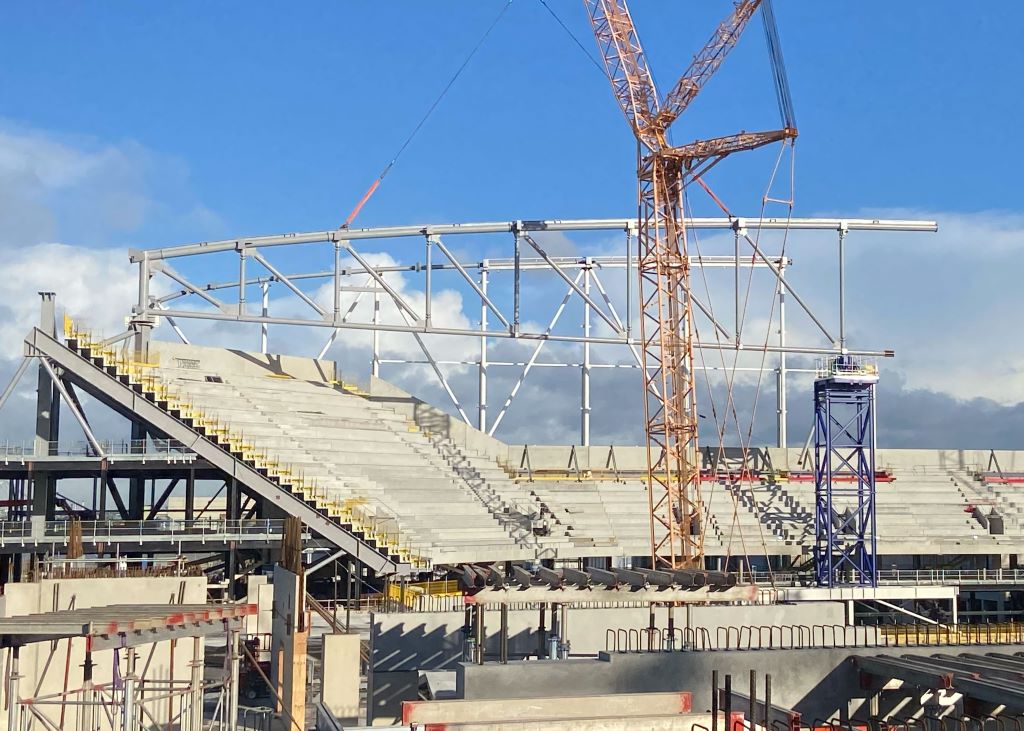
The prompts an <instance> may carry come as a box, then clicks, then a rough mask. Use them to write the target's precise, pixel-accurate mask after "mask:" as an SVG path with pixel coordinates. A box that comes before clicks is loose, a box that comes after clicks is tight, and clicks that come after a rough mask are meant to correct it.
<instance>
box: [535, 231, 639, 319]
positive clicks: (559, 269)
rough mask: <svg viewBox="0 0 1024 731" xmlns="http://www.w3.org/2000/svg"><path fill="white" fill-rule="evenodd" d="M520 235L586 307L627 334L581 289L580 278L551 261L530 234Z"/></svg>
mask: <svg viewBox="0 0 1024 731" xmlns="http://www.w3.org/2000/svg"><path fill="white" fill-rule="evenodd" d="M519 235H520V236H521V237H522V238H523V239H524V240H525V241H526V243H528V244H529V245H530V246H531V247H533V249H534V251H536V252H537V253H538V254H540V258H541V259H543V260H544V261H546V262H547V264H548V266H549V267H551V269H552V270H553V271H554V272H555V274H557V275H558V276H559V277H561V278H562V280H563V281H564V282H565V283H566V284H568V285H569V287H571V288H572V290H573V291H574V292H576V294H578V295H579V296H580V297H581V298H582V299H583V302H584V304H585V306H586V307H589V308H591V309H592V310H593V311H594V312H595V313H596V314H597V316H598V317H600V318H601V319H602V320H604V321H605V322H606V323H608V326H609V327H611V328H612V330H614V331H615V332H617V333H618V334H619V335H625V334H626V329H625V328H624V327H622V322H620V321H618V318H615V319H612V318H611V317H609V316H608V314H607V313H606V312H605V311H604V308H602V307H601V306H600V305H599V304H598V303H597V302H595V301H594V299H593V298H592V297H591V296H590V295H589V294H587V293H586V292H584V291H583V287H581V286H580V285H579V283H578V280H579V277H577V278H576V280H574V279H573V278H572V277H570V276H569V275H568V274H567V273H566V272H565V270H564V269H562V267H560V266H558V264H556V263H555V262H554V261H552V260H551V257H550V256H548V253H547V252H546V251H544V249H542V248H541V247H540V244H538V243H537V242H536V241H534V240H533V237H532V236H530V234H528V233H526V232H521V233H520V234H519Z"/></svg>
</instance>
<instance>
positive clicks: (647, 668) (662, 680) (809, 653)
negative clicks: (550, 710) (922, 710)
mask: <svg viewBox="0 0 1024 731" xmlns="http://www.w3.org/2000/svg"><path fill="white" fill-rule="evenodd" d="M941 649H942V648H935V647H924V648H903V647H901V648H899V650H898V654H901V655H903V654H911V655H931V654H934V653H936V652H939V651H941ZM964 649H968V648H964ZM974 649H977V650H981V648H974ZM1017 649H1019V648H1017V646H1015V645H1011V646H999V645H995V646H988V647H986V648H984V651H985V652H1012V651H1016V650H1017ZM887 652H888V653H889V654H893V651H892V650H886V649H878V650H863V649H862V650H857V651H851V650H848V649H822V650H762V651H719V652H671V653H668V652H666V653H643V654H637V653H630V654H625V653H624V654H612V655H608V656H604V657H603V658H601V659H595V660H591V659H579V660H575V659H574V660H563V661H557V660H540V661H535V662H528V663H516V664H508V665H500V664H497V663H488V664H486V665H472V664H460V665H459V667H458V668H457V670H456V678H457V681H456V682H457V687H458V695H459V696H460V697H462V698H467V699H475V700H483V699H494V698H531V697H535V696H541V697H543V696H546V695H549V694H550V693H551V689H552V688H557V689H558V693H559V694H561V695H567V696H571V695H595V694H600V693H641V692H676V691H684V690H685V691H690V692H691V693H692V694H693V708H694V710H695V711H701V710H708V709H710V707H711V673H712V671H713V670H717V671H718V674H719V682H720V683H724V678H725V675H726V674H731V675H732V677H733V688H734V689H735V690H736V691H738V692H741V693H745V692H746V691H747V687H748V679H749V677H750V671H751V670H754V671H756V673H757V682H758V688H759V691H758V695H759V697H763V695H762V694H763V683H764V677H765V674H767V673H770V674H771V676H772V700H773V702H774V703H776V704H778V705H781V706H787V707H790V708H792V709H793V710H796V711H798V712H800V713H801V714H803V717H804V720H805V722H808V721H814V720H815V719H837V718H838V719H842V720H844V721H845V720H848V719H849V718H857V719H860V720H865V719H866V717H867V715H868V705H867V702H868V698H869V697H870V696H872V695H874V694H876V693H879V694H880V696H881V699H882V701H883V702H882V705H881V707H880V711H881V713H882V714H883V715H884V714H885V713H888V712H892V711H893V710H894V709H895V708H896V707H897V706H899V705H900V704H902V703H903V702H904V701H906V700H907V699H908V698H911V699H913V697H914V696H916V695H919V693H915V692H914V691H912V690H911V689H907V691H900V692H895V691H890V692H887V693H885V694H881V685H880V684H879V683H875V684H874V685H872V686H870V687H868V688H862V687H861V682H860V680H861V679H860V673H859V672H858V670H857V669H856V668H855V667H854V664H853V660H852V656H853V655H854V654H886V653H887ZM914 703H916V701H913V700H912V703H911V705H908V706H904V707H903V708H901V709H900V714H901V715H904V714H905V715H909V714H910V713H912V712H913V711H914V710H915V705H914ZM737 710H742V709H737Z"/></svg>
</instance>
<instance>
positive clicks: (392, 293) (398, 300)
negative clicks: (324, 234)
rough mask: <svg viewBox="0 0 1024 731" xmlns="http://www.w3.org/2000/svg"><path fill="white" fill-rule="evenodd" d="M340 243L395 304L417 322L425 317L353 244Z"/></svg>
mask: <svg viewBox="0 0 1024 731" xmlns="http://www.w3.org/2000/svg"><path fill="white" fill-rule="evenodd" d="M338 243H339V244H340V245H341V247H342V248H343V249H345V251H347V252H348V253H349V254H350V255H351V257H352V258H353V259H355V260H356V261H357V262H359V266H361V267H362V268H363V270H364V271H365V272H366V273H367V274H369V275H370V276H371V277H373V281H375V282H376V283H377V286H379V287H380V288H381V289H383V290H384V291H385V292H387V293H388V296H389V297H391V299H393V300H394V301H395V305H396V306H397V307H398V308H399V309H400V310H404V311H405V312H406V313H408V315H409V316H410V317H412V319H413V320H414V321H415V322H417V323H418V322H420V321H421V320H422V319H423V318H422V317H420V316H419V314H418V313H417V312H416V310H414V309H413V308H412V306H411V305H410V304H409V303H408V302H406V301H405V299H403V297H402V295H400V294H399V293H398V292H397V291H396V290H395V288H394V287H392V286H391V285H390V284H388V283H387V282H386V281H384V277H383V276H381V275H380V274H378V273H377V270H376V269H374V268H373V267H372V266H371V265H370V264H369V263H368V262H367V261H366V259H364V258H363V257H362V256H361V255H360V254H359V252H358V251H356V250H355V249H354V248H353V247H352V244H350V243H349V242H348V241H339V242H338Z"/></svg>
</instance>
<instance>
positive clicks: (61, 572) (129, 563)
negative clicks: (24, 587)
mask: <svg viewBox="0 0 1024 731" xmlns="http://www.w3.org/2000/svg"><path fill="white" fill-rule="evenodd" d="M200 575H202V569H201V568H200V567H198V566H191V565H189V564H188V562H186V560H185V559H184V557H180V556H177V557H174V558H169V559H156V560H154V559H149V558H128V557H123V556H118V557H113V558H96V557H82V558H63V557H49V558H44V559H42V560H40V561H39V562H38V563H37V564H36V565H35V567H34V568H33V569H32V571H31V572H30V573H29V580H31V581H34V580H37V579H66V578H84V577H89V578H97V577H117V578H124V577H131V576H200Z"/></svg>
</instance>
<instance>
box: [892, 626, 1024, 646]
mask: <svg viewBox="0 0 1024 731" xmlns="http://www.w3.org/2000/svg"><path fill="white" fill-rule="evenodd" d="M879 634H880V635H881V636H882V637H884V638H885V640H886V642H887V643H888V644H889V645H890V646H895V647H917V646H933V645H1012V644H1022V643H1024V624H1020V623H1017V622H1002V623H997V624H952V625H949V624H938V625H931V624H894V625H883V626H881V627H879Z"/></svg>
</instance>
